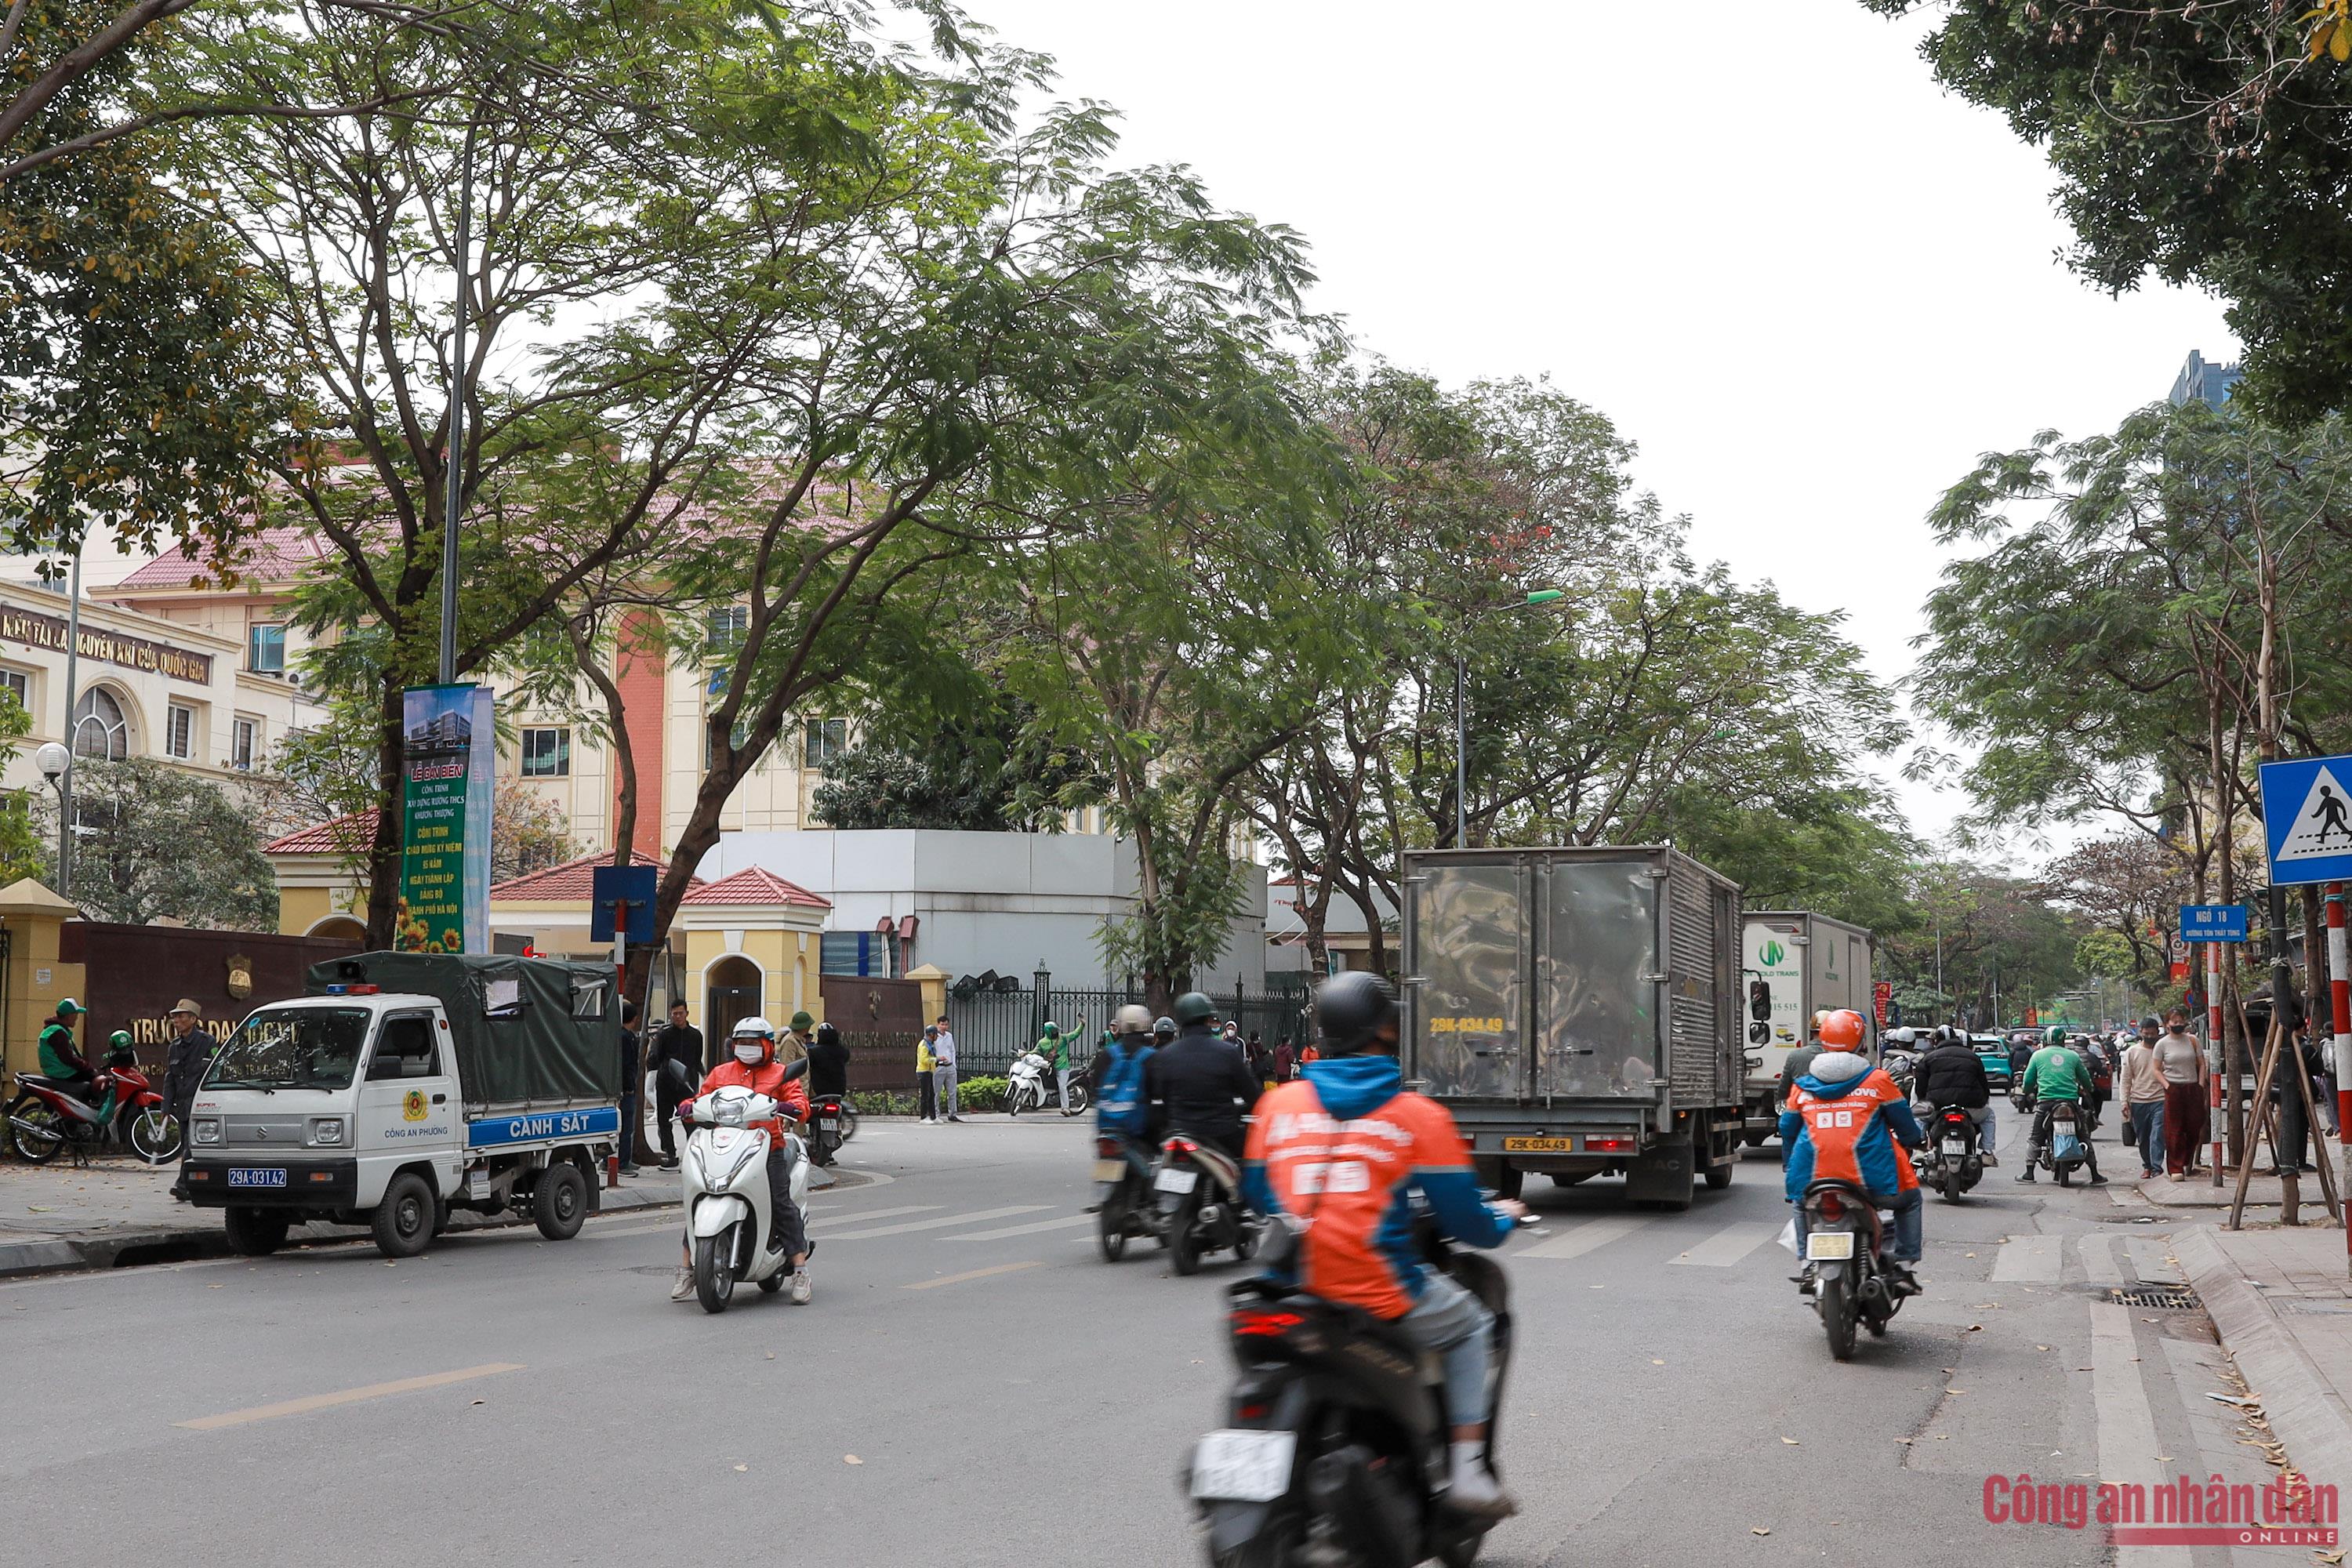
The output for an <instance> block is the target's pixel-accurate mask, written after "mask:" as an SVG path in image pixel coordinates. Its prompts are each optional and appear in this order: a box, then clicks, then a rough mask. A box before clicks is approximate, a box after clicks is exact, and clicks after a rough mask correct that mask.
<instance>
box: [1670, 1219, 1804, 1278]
mask: <svg viewBox="0 0 2352 1568" xmlns="http://www.w3.org/2000/svg"><path fill="white" fill-rule="evenodd" d="M1779 1229H1780V1226H1776V1225H1759V1224H1757V1223H1756V1222H1755V1221H1754V1220H1742V1221H1740V1222H1739V1223H1738V1225H1727V1226H1724V1227H1723V1228H1722V1229H1721V1230H1718V1231H1717V1232H1716V1233H1715V1234H1714V1235H1713V1236H1710V1237H1707V1238H1706V1240H1705V1241H1702V1242H1700V1243H1699V1244H1698V1245H1697V1246H1696V1247H1692V1248H1691V1249H1690V1250H1689V1251H1688V1252H1685V1253H1684V1254H1683V1255H1682V1256H1681V1257H1679V1258H1672V1259H1669V1261H1671V1262H1675V1263H1685V1264H1688V1265H1689V1266H1690V1267H1692V1268H1729V1267H1730V1266H1731V1265H1733V1264H1735V1263H1737V1262H1738V1261H1739V1260H1740V1259H1741V1258H1745V1257H1747V1256H1748V1254H1749V1253H1751V1252H1753V1251H1755V1250H1756V1249H1757V1248H1758V1247H1761V1246H1763V1245H1764V1244H1765V1243H1766V1242H1768V1241H1769V1240H1771V1239H1772V1237H1773V1233H1774V1232H1776V1231H1778V1230H1779Z"/></svg>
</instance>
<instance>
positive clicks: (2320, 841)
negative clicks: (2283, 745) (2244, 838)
mask: <svg viewBox="0 0 2352 1568" xmlns="http://www.w3.org/2000/svg"><path fill="white" fill-rule="evenodd" d="M2347 780H2352V757H2305V758H2303V759H2301V760H2299V761H2296V762H2292V763H2263V772H2262V785H2263V837H2264V838H2265V839H2266V840H2267V841H2268V844H2269V847H2270V862H2271V880H2272V882H2273V883H2274V884H2276V885H2278V886H2281V887H2286V886H2293V885H2294V884H2297V883H2307V882H2344V881H2352V789H2347V788H2346V787H2345V784H2346V781H2347Z"/></svg>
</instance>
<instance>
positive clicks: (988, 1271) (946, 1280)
mask: <svg viewBox="0 0 2352 1568" xmlns="http://www.w3.org/2000/svg"><path fill="white" fill-rule="evenodd" d="M1043 1267H1045V1259H1044V1258H1031V1259H1030V1260H1029V1261H1028V1262H1026V1263H999V1264H997V1265H995V1266H994V1267H992V1268H974V1269H971V1270H969V1271H967V1272H965V1273H962V1274H943V1275H941V1276H940V1278H939V1279H919V1280H917V1281H916V1282H915V1283H914V1284H912V1285H901V1286H899V1287H898V1289H901V1290H936V1289H939V1288H940V1286H942V1285H961V1284H962V1283H963V1282H964V1281H965V1280H967V1279H987V1278H988V1277H989V1276H990V1275H992V1274H1018V1273H1019V1272H1021V1270H1023V1269H1024V1268H1043Z"/></svg>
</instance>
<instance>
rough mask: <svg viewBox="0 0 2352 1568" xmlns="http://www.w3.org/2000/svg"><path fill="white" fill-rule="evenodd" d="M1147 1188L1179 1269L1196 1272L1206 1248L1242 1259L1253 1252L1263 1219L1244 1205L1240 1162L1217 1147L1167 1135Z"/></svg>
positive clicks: (1178, 1136)
mask: <svg viewBox="0 0 2352 1568" xmlns="http://www.w3.org/2000/svg"><path fill="white" fill-rule="evenodd" d="M1151 1190H1152V1193H1153V1194H1154V1196H1155V1198H1156V1199H1157V1205H1156V1206H1157V1208H1158V1210H1159V1226H1160V1235H1161V1236H1162V1237H1164V1239H1165V1241H1166V1245H1167V1247H1168V1250H1169V1251H1170V1252H1171V1254H1173V1261H1174V1263H1175V1265H1176V1272H1177V1273H1179V1274H1191V1273H1194V1272H1196V1271H1197V1270H1198V1269H1199V1268H1200V1267H1201V1255H1202V1253H1205V1252H1224V1251H1230V1252H1231V1253H1233V1255H1234V1257H1236V1258H1240V1259H1241V1260H1242V1261H1243V1262H1244V1263H1246V1262H1248V1261H1249V1260H1250V1258H1253V1257H1255V1255H1256V1253H1257V1243H1258V1236H1259V1232H1260V1228H1261V1223H1262V1222H1260V1221H1259V1220H1258V1219H1257V1218H1256V1217H1255V1216H1254V1215H1251V1214H1250V1213H1249V1211H1248V1210H1247V1209H1245V1208H1244V1207H1243V1206H1242V1202H1241V1193H1242V1173H1241V1171H1240V1169H1239V1167H1237V1166H1235V1165H1234V1163H1233V1161H1231V1160H1229V1159H1227V1158H1226V1157H1225V1156H1224V1155H1223V1154H1221V1153H1219V1152H1217V1151H1216V1150H1214V1149H1212V1148H1210V1147H1209V1146H1208V1145H1206V1144H1204V1143H1200V1142H1195V1141H1194V1140H1192V1139H1190V1138H1186V1137H1184V1136H1182V1135H1181V1134H1179V1135H1177V1136H1175V1137H1172V1138H1170V1139H1169V1140H1168V1141H1167V1142H1164V1143H1162V1144H1160V1160H1159V1163H1158V1164H1156V1165H1155V1166H1154V1167H1153V1168H1152V1172H1151Z"/></svg>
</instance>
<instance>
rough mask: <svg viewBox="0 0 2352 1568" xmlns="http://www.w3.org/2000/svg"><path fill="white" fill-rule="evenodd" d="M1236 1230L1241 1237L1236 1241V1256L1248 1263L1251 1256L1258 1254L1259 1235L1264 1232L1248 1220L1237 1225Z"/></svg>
mask: <svg viewBox="0 0 2352 1568" xmlns="http://www.w3.org/2000/svg"><path fill="white" fill-rule="evenodd" d="M1234 1230H1235V1232H1236V1233H1237V1236H1238V1237H1239V1239H1237V1240H1235V1241H1234V1257H1235V1258H1240V1259H1241V1260H1242V1261H1243V1262H1244V1263H1247V1262H1248V1261H1249V1260H1250V1259H1251V1258H1255V1257H1256V1256H1257V1243H1258V1237H1260V1236H1261V1235H1263V1234H1264V1232H1263V1231H1262V1230H1261V1229H1260V1228H1259V1227H1258V1226H1255V1225H1253V1224H1251V1223H1250V1222H1249V1221H1247V1220H1244V1221H1243V1222H1242V1223H1241V1224H1239V1225H1238V1226H1235V1227H1234Z"/></svg>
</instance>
